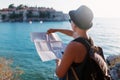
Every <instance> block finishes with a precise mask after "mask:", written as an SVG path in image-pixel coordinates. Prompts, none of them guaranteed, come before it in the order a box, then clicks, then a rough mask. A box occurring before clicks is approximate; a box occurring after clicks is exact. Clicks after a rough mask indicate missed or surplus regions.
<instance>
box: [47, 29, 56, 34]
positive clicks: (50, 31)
mask: <svg viewBox="0 0 120 80" xmlns="http://www.w3.org/2000/svg"><path fill="white" fill-rule="evenodd" d="M54 32H57V29H49V30H48V31H47V34H50V33H54Z"/></svg>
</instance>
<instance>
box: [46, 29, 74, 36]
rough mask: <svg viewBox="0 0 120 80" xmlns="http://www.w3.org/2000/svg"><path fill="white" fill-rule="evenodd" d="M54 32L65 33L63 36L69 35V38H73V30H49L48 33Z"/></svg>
mask: <svg viewBox="0 0 120 80" xmlns="http://www.w3.org/2000/svg"><path fill="white" fill-rule="evenodd" d="M54 32H61V33H63V34H66V35H68V36H71V37H73V31H72V30H67V29H49V30H48V31H47V33H48V34H50V33H54Z"/></svg>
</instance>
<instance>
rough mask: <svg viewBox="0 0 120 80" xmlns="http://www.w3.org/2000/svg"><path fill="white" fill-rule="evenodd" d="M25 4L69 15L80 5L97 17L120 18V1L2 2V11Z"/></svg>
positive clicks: (19, 0)
mask: <svg viewBox="0 0 120 80" xmlns="http://www.w3.org/2000/svg"><path fill="white" fill-rule="evenodd" d="M12 3H13V4H14V5H15V6H17V5H19V4H24V5H28V6H39V7H50V8H51V7H53V8H54V9H55V10H59V11H63V12H65V13H68V12H69V10H73V9H77V8H78V7H79V6H80V5H87V6H88V7H90V8H91V9H92V10H93V12H94V15H95V17H120V0H0V9H1V8H6V7H8V5H9V4H12Z"/></svg>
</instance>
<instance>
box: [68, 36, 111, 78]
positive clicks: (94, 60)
mask: <svg viewBox="0 0 120 80" xmlns="http://www.w3.org/2000/svg"><path fill="white" fill-rule="evenodd" d="M75 41H77V42H80V43H82V44H83V45H84V46H85V47H86V48H87V51H88V53H87V55H86V58H85V59H84V61H83V63H84V65H83V67H82V69H81V71H82V72H81V75H80V78H79V77H78V75H79V74H76V71H75V69H74V68H73V67H71V70H72V73H73V75H74V77H75V80H79V79H80V80H112V79H111V76H110V74H109V69H108V66H107V63H106V61H105V58H104V55H103V50H102V48H101V47H99V46H94V45H93V44H90V42H89V41H88V40H86V39H84V38H81V37H80V38H77V39H76V40H75ZM66 80H69V79H66Z"/></svg>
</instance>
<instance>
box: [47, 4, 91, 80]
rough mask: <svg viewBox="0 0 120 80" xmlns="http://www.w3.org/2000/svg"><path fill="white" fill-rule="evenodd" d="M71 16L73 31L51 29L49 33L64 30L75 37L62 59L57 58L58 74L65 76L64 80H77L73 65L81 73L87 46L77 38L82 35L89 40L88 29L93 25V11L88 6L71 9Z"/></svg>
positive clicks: (63, 31) (60, 76) (61, 76)
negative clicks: (72, 70)
mask: <svg viewBox="0 0 120 80" xmlns="http://www.w3.org/2000/svg"><path fill="white" fill-rule="evenodd" d="M69 16H70V18H71V20H70V23H71V27H72V31H71V30H64V29H49V30H48V32H47V33H48V34H49V33H53V32H62V33H64V34H67V35H69V36H72V37H74V38H75V39H74V40H73V41H71V42H70V43H69V44H68V45H67V47H66V49H65V51H64V54H63V57H62V59H57V60H56V75H57V76H58V77H59V78H63V77H64V80H67V78H69V80H76V79H75V78H74V77H73V75H72V74H73V73H72V72H71V67H73V68H74V69H76V70H77V73H78V74H79V73H80V70H79V69H80V68H79V67H80V65H81V63H82V61H83V60H84V59H85V56H86V54H87V49H86V47H85V46H84V45H83V44H82V43H79V42H77V41H76V39H78V38H80V37H82V38H84V39H86V40H89V37H88V35H87V31H88V30H89V29H90V28H91V27H92V19H93V13H92V11H91V10H90V9H89V8H88V7H86V6H84V5H83V6H80V7H79V8H78V9H77V10H72V11H70V12H69ZM78 77H79V75H78Z"/></svg>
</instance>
